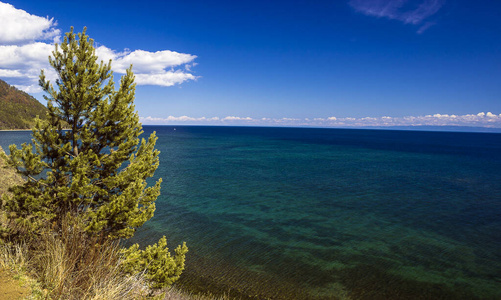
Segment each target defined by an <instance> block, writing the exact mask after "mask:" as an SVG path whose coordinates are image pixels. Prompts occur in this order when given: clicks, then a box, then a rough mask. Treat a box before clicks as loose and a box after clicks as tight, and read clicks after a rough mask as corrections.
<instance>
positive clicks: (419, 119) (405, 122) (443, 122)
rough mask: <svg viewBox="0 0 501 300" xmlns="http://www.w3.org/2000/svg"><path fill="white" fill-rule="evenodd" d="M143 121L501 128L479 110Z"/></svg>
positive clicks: (495, 118) (499, 121)
mask: <svg viewBox="0 0 501 300" xmlns="http://www.w3.org/2000/svg"><path fill="white" fill-rule="evenodd" d="M140 119H141V122H143V123H144V124H180V123H181V124H183V123H184V124H187V123H189V124H195V125H227V124H234V125H254V126H255V125H259V126H315V127H389V126H470V127H493V128H501V114H499V115H496V114H494V113H492V112H487V113H484V112H481V113H478V114H466V115H454V114H450V115H449V114H433V115H425V116H405V117H389V116H383V117H364V118H353V117H328V118H304V119H298V118H267V117H262V118H251V117H238V116H226V117H222V118H220V117H198V118H193V117H188V116H181V117H173V116H169V117H166V118H153V117H145V118H144V117H142V118H140Z"/></svg>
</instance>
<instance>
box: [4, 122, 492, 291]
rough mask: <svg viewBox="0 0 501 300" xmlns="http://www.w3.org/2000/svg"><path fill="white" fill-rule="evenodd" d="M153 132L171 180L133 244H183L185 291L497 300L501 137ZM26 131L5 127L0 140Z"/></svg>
mask: <svg viewBox="0 0 501 300" xmlns="http://www.w3.org/2000/svg"><path fill="white" fill-rule="evenodd" d="M144 130H145V134H149V133H151V132H152V131H156V132H157V135H158V137H159V139H158V142H157V149H159V150H160V151H161V155H160V167H159V169H158V170H157V172H156V174H155V177H156V178H158V177H162V178H163V184H162V195H161V196H160V197H159V199H158V200H157V210H156V213H155V217H154V218H153V219H152V220H151V221H149V222H148V223H147V225H146V226H144V227H143V228H141V229H140V230H139V232H138V234H137V235H136V238H135V241H138V242H140V243H152V242H156V240H158V238H159V237H160V236H162V235H166V236H167V237H168V239H169V243H170V248H172V249H173V248H175V246H176V245H177V244H179V243H181V242H182V241H186V242H187V244H188V247H189V248H190V252H189V253H188V257H187V269H186V271H185V273H184V274H183V276H182V278H181V280H180V281H179V283H178V285H179V286H180V287H182V288H188V289H190V290H192V291H195V292H196V291H199V290H210V291H212V292H213V293H227V294H231V295H235V296H238V297H241V298H245V297H248V298H252V297H254V298H257V299H263V298H267V297H269V298H276V299H336V298H339V299H475V298H479V299H501V292H500V291H501V172H500V170H501V134H496V133H460V132H423V131H419V132H417V131H390V130H386V131H385V130H349V129H346V130H344V129H310V128H251V127H169V126H145V127H144ZM29 134H30V133H29V132H0V146H2V147H3V148H4V149H6V148H7V145H8V144H10V143H17V144H20V143H21V142H26V141H29V139H30V138H29ZM151 182H153V180H152V181H151Z"/></svg>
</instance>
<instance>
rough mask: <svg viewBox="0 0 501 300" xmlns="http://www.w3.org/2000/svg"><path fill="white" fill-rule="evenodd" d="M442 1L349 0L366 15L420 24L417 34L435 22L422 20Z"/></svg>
mask: <svg viewBox="0 0 501 300" xmlns="http://www.w3.org/2000/svg"><path fill="white" fill-rule="evenodd" d="M416 2H418V4H416ZM444 3H445V0H421V1H409V0H350V2H349V4H350V6H351V7H353V8H354V9H355V10H356V11H358V12H360V13H363V14H365V15H368V16H374V17H378V18H388V19H392V20H398V21H401V22H403V23H404V24H413V25H420V28H419V29H418V31H417V33H418V34H421V33H423V32H424V31H425V30H426V29H428V28H429V27H431V26H433V25H434V24H435V23H434V22H429V21H428V22H424V20H425V19H427V18H429V17H431V16H432V15H434V14H436V13H437V12H438V11H439V10H440V8H441V7H442V6H443V5H444ZM423 22H424V24H423Z"/></svg>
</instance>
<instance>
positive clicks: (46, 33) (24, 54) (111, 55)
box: [0, 2, 198, 93]
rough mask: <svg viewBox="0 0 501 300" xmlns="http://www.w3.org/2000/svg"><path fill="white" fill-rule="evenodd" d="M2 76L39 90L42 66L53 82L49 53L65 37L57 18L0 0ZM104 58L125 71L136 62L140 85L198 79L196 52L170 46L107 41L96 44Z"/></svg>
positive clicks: (23, 87) (27, 89) (21, 86)
mask: <svg viewBox="0 0 501 300" xmlns="http://www.w3.org/2000/svg"><path fill="white" fill-rule="evenodd" d="M0 19H1V20H2V26H0V78H3V79H8V81H9V83H10V84H13V85H14V86H16V87H17V88H19V89H21V90H23V91H25V92H28V93H36V92H40V91H41V89H40V87H39V86H38V76H39V75H40V70H41V69H44V70H45V72H46V76H47V78H48V79H49V80H51V81H52V82H54V81H55V79H56V78H57V74H56V73H55V72H54V71H53V69H52V67H51V66H50V65H49V60H48V57H49V55H51V54H52V51H54V43H58V42H59V41H61V39H62V38H61V31H60V30H59V29H58V28H57V22H56V21H54V18H50V19H49V17H45V18H43V17H40V16H35V15H32V14H29V13H28V12H26V11H24V10H21V9H16V8H15V7H14V6H12V5H11V4H8V3H3V2H0ZM96 54H97V55H98V57H99V59H100V60H103V61H104V62H108V61H109V59H112V60H113V62H112V70H113V72H115V73H119V74H124V73H125V70H126V69H127V68H128V67H129V66H130V65H131V64H132V65H133V69H132V70H133V72H134V74H135V76H136V83H137V84H138V85H158V86H173V85H176V84H181V83H183V82H186V81H189V80H196V79H197V78H198V77H197V76H195V75H193V71H192V68H193V67H194V66H196V63H195V62H194V60H195V59H196V58H197V56H195V55H191V54H185V53H179V52H175V51H170V50H161V51H156V52H149V51H144V50H140V49H137V50H134V51H130V50H123V51H121V52H120V51H115V50H112V49H110V48H108V47H106V46H104V45H100V46H99V47H97V48H96Z"/></svg>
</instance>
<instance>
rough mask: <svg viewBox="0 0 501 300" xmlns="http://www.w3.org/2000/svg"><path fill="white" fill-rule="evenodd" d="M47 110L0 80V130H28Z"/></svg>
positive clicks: (33, 99) (35, 100) (28, 96)
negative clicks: (36, 118) (36, 117)
mask: <svg viewBox="0 0 501 300" xmlns="http://www.w3.org/2000/svg"><path fill="white" fill-rule="evenodd" d="M46 112H47V108H46V107H45V106H43V105H42V104H41V103H40V102H38V100H37V99H35V98H33V97H32V96H30V95H28V94H26V93H25V92H23V91H20V90H18V89H17V88H15V87H13V86H10V85H9V84H7V83H6V82H5V81H3V80H1V79H0V129H30V128H32V127H33V125H34V124H35V122H34V119H35V116H37V115H38V116H39V117H40V118H42V119H43V118H45V113H46Z"/></svg>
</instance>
